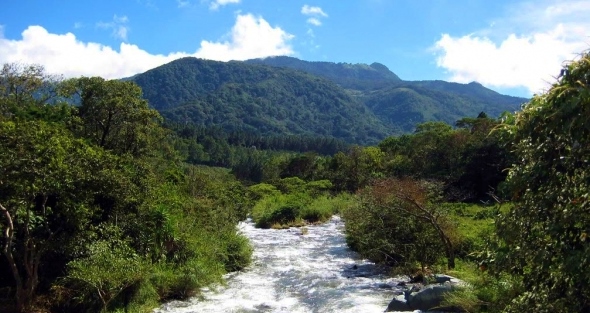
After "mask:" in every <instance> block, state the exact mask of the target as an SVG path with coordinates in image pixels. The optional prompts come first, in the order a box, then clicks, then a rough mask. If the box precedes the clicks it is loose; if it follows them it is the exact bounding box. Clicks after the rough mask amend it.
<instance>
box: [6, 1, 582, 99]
mask: <svg viewBox="0 0 590 313" xmlns="http://www.w3.org/2000/svg"><path fill="white" fill-rule="evenodd" d="M588 16H590V1H588V0H534V1H529V0H524V1H523V0H495V1H490V0H303V1H300V0H102V1H89V0H75V1H74V0H72V1H64V0H42V1H41V0H3V1H2V4H1V5H0V64H4V63H13V62H18V63H24V64H31V63H34V64H41V65H43V66H44V67H45V69H46V71H47V72H48V73H54V74H61V75H63V76H64V77H77V76H102V77H105V78H109V79H111V78H123V77H129V76H132V75H135V74H138V73H142V72H145V71H147V70H149V69H151V68H154V67H157V66H160V65H162V64H165V63H168V62H171V61H173V60H175V59H177V58H181V57H187V56H193V57H198V58H203V59H210V60H218V61H228V60H246V59H252V58H260V57H268V56H275V55H288V56H293V57H296V58H299V59H303V60H308V61H329V62H345V63H366V64H371V63H373V62H379V63H382V64H384V65H386V66H387V67H388V68H389V69H390V70H391V71H393V72H394V73H396V74H397V75H398V76H399V77H400V78H402V79H404V80H434V79H440V80H447V81H454V82H460V83H469V82H472V81H477V82H479V83H481V84H482V85H484V86H486V87H488V88H490V89H493V90H495V91H498V92H500V93H503V94H509V95H514V96H523V97H530V96H532V95H533V94H536V93H541V92H543V91H544V90H547V89H548V88H549V87H550V84H551V83H553V82H555V80H556V78H555V77H556V76H557V75H558V74H559V72H560V69H561V68H562V67H563V66H564V65H566V64H567V62H570V61H571V60H575V59H576V58H577V57H579V54H580V53H581V52H583V51H588V49H590V19H589V18H588Z"/></svg>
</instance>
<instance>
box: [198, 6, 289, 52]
mask: <svg viewBox="0 0 590 313" xmlns="http://www.w3.org/2000/svg"><path fill="white" fill-rule="evenodd" d="M293 37H294V36H293V35H291V34H289V33H287V32H285V31H284V30H282V29H281V28H279V27H272V26H270V24H269V23H268V22H267V21H265V20H264V19H263V18H261V17H255V16H253V15H251V14H246V15H238V17H237V19H236V24H235V25H234V27H233V28H232V30H231V33H230V40H229V41H223V42H209V41H202V42H201V48H200V49H199V51H197V53H196V55H197V56H198V57H201V58H205V59H215V60H220V61H229V60H247V59H252V58H259V57H265V56H275V55H291V54H293V53H294V52H293V49H292V48H291V46H290V45H289V41H290V40H291V39H292V38H293Z"/></svg>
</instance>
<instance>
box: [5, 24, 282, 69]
mask: <svg viewBox="0 0 590 313" xmlns="http://www.w3.org/2000/svg"><path fill="white" fill-rule="evenodd" d="M225 38H227V40H223V41H206V40H204V41H202V42H201V43H200V45H199V47H198V48H197V49H196V50H195V51H194V52H182V51H179V52H172V53H169V54H166V55H164V54H151V53H149V52H147V51H145V50H143V49H141V48H140V47H138V46H137V45H134V44H129V43H126V42H122V43H121V44H120V45H119V47H118V49H114V48H112V47H110V46H106V45H103V44H100V43H96V42H83V41H80V40H79V39H77V38H76V36H75V35H74V34H73V33H65V34H54V33H50V32H48V31H47V30H46V29H45V28H43V27H42V26H29V27H28V28H27V29H25V30H24V31H23V32H22V38H20V39H17V40H11V39H6V38H4V36H3V34H2V27H0V64H2V63H12V62H20V63H27V64H40V65H43V66H44V67H45V68H46V70H47V71H48V72H49V73H54V74H63V75H64V76H66V77H77V76H102V77H105V78H122V77H129V76H132V75H135V74H138V73H142V72H145V71H147V70H149V69H152V68H154V67H157V66H160V65H162V64H165V63H168V62H170V61H173V60H175V59H178V58H182V57H188V56H192V57H198V58H203V59H210V60H219V61H228V60H246V59H252V58H260V57H267V56H275V55H292V54H294V51H293V49H292V47H291V45H290V40H291V39H292V38H293V35H291V34H289V33H287V32H286V31H284V30H283V29H281V28H280V27H273V26H271V25H270V24H269V23H268V22H267V21H266V20H264V19H263V18H262V17H256V16H253V15H251V14H241V15H238V16H237V17H236V22H235V24H234V26H233V28H232V29H231V31H230V32H229V33H228V34H227V35H226V36H225Z"/></svg>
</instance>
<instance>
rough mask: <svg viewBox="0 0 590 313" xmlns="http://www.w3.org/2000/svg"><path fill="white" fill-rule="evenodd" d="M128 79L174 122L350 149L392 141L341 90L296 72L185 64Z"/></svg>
mask: <svg viewBox="0 0 590 313" xmlns="http://www.w3.org/2000/svg"><path fill="white" fill-rule="evenodd" d="M130 79H131V80H133V81H135V82H136V83H137V84H138V85H139V86H140V87H141V88H142V89H143V91H144V98H146V99H147V100H148V101H149V103H150V104H151V105H152V106H153V107H154V108H155V109H157V110H159V111H160V112H161V113H162V115H163V116H164V117H166V118H167V119H169V120H171V121H175V122H181V123H185V122H190V123H194V124H196V125H201V126H217V127H221V128H223V129H225V130H227V131H235V130H243V131H247V132H255V133H258V134H263V135H276V134H282V135H315V136H327V137H335V138H339V139H343V140H345V141H347V142H351V143H376V142H378V141H379V140H381V139H383V138H384V137H385V136H387V135H389V134H391V127H390V125H386V124H385V123H384V122H382V121H381V120H380V119H378V118H377V117H376V116H375V115H374V114H373V113H372V112H371V111H370V110H369V109H367V108H366V106H365V105H364V104H363V103H362V102H360V101H359V100H358V99H355V98H354V97H352V96H351V95H350V94H349V93H347V92H346V91H345V90H344V89H342V88H340V87H339V86H338V85H336V84H335V83H333V82H332V81H330V80H328V79H325V78H322V77H319V76H315V75H311V74H309V73H305V72H302V71H298V70H294V69H289V68H276V67H271V66H267V65H261V64H248V63H244V62H237V61H232V62H217V61H209V60H202V59H196V58H183V59H179V60H176V61H173V62H170V63H168V64H165V65H162V66H160V67H157V68H154V69H152V70H149V71H147V72H145V73H142V74H139V75H136V76H134V77H132V78H130Z"/></svg>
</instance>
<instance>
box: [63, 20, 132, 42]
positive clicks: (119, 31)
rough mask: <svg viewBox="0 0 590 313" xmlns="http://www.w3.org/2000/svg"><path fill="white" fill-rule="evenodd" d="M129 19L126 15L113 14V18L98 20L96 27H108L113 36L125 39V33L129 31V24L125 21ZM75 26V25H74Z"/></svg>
mask: <svg viewBox="0 0 590 313" xmlns="http://www.w3.org/2000/svg"><path fill="white" fill-rule="evenodd" d="M128 22H129V19H128V18H127V16H125V15H123V16H117V15H116V14H115V15H114V16H113V20H112V21H110V22H98V23H96V27H98V28H103V29H110V30H111V31H112V34H113V36H114V37H115V38H119V39H121V40H125V41H127V33H129V26H127V23H128ZM74 26H75V25H74Z"/></svg>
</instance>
